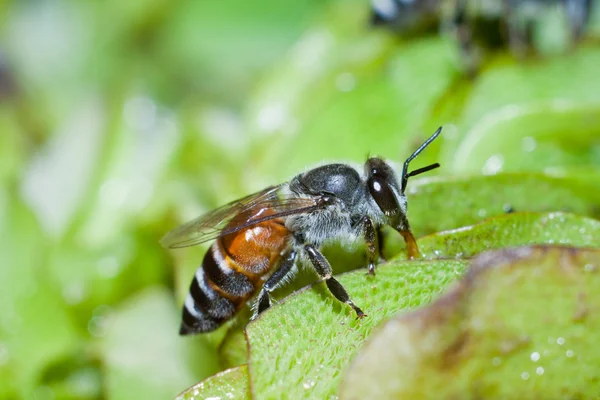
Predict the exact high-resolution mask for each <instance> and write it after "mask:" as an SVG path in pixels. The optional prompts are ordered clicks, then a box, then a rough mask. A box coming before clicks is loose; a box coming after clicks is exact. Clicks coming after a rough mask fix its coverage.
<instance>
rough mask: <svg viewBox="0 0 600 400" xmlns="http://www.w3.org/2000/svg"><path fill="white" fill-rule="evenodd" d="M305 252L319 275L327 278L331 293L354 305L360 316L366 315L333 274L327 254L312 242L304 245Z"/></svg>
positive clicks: (326, 282)
mask: <svg viewBox="0 0 600 400" xmlns="http://www.w3.org/2000/svg"><path fill="white" fill-rule="evenodd" d="M304 252H305V253H306V255H307V256H308V259H309V260H310V262H311V263H312V265H313V267H314V269H315V271H316V272H317V274H318V275H319V277H321V278H322V279H323V280H325V284H326V285H327V288H328V289H329V291H330V292H331V294H332V295H334V296H335V298H336V299H338V300H339V301H341V302H342V303H346V304H348V305H349V306H350V307H352V309H353V310H354V311H355V312H356V316H357V317H358V318H362V317H364V316H365V313H363V312H362V310H361V309H360V308H358V307H357V306H356V304H354V302H353V301H352V300H351V299H350V296H349V295H348V292H346V289H344V287H343V286H342V284H341V283H339V282H338V281H337V280H336V279H335V278H334V277H333V276H332V274H333V270H332V269H331V265H330V264H329V261H327V259H326V258H325V256H323V254H321V252H319V250H317V249H316V248H315V246H313V245H311V244H306V245H304Z"/></svg>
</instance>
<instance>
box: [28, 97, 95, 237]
mask: <svg viewBox="0 0 600 400" xmlns="http://www.w3.org/2000/svg"><path fill="white" fill-rule="evenodd" d="M104 118H105V112H104V110H103V108H102V106H101V104H99V103H98V102H97V101H95V100H93V99H90V100H88V101H85V102H83V103H82V104H80V105H79V107H78V108H77V110H74V111H73V113H72V115H71V117H70V120H69V121H67V122H66V123H65V124H64V126H63V127H62V128H61V129H60V131H59V133H58V134H57V136H56V137H55V138H53V139H52V140H51V141H50V142H49V143H48V144H47V145H46V146H45V148H44V149H43V150H42V151H41V152H40V153H39V154H38V155H36V157H34V158H33V159H32V160H31V163H30V165H29V167H28V168H27V171H26V172H25V177H24V179H23V181H22V186H21V191H22V193H23V197H24V198H25V200H26V202H27V203H28V204H29V205H30V207H31V208H32V210H33V211H35V213H36V215H37V217H38V219H39V220H40V222H41V223H42V225H43V227H44V229H45V230H46V231H47V232H48V233H50V234H51V235H52V236H55V237H61V236H62V235H63V234H64V233H65V232H66V230H67V229H68V228H69V226H70V224H71V223H72V222H73V218H74V216H75V215H76V213H77V211H79V210H80V209H81V207H82V205H83V201H84V199H85V197H86V194H87V191H88V190H89V189H90V186H91V185H90V183H91V182H92V178H93V176H94V174H95V173H96V172H97V168H98V166H99V163H100V157H101V151H102V148H103V145H104V138H103V135H102V134H103V129H104V122H105V121H104ZM74 165H76V166H77V168H74V167H73V166H74Z"/></svg>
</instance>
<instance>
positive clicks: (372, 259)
mask: <svg viewBox="0 0 600 400" xmlns="http://www.w3.org/2000/svg"><path fill="white" fill-rule="evenodd" d="M362 223H363V230H364V235H365V243H366V244H367V263H368V266H369V267H368V268H369V275H375V264H376V263H377V262H378V261H379V257H380V256H381V246H380V243H379V235H380V231H379V230H376V229H375V225H374V224H373V221H372V220H371V218H369V217H367V216H364V217H363V220H362Z"/></svg>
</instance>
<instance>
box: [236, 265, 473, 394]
mask: <svg viewBox="0 0 600 400" xmlns="http://www.w3.org/2000/svg"><path fill="white" fill-rule="evenodd" d="M466 265H467V263H466V262H465V261H460V260H440V261H429V262H422V261H417V262H399V263H396V264H393V265H381V266H380V267H379V268H378V269H377V275H376V276H374V277H370V276H367V275H366V274H365V271H364V270H360V271H356V272H353V273H348V274H344V275H341V276H340V277H339V281H340V282H341V283H342V284H343V285H344V287H346V289H347V290H348V292H349V293H350V295H351V296H352V298H353V299H354V301H355V302H356V303H357V305H358V306H360V307H361V308H362V309H363V310H364V311H365V313H366V314H368V316H367V317H365V318H363V319H360V320H357V319H356V316H355V315H354V313H353V311H352V310H351V309H350V308H349V307H348V306H346V305H344V304H341V303H340V302H339V301H337V300H335V299H334V298H333V297H332V296H331V294H330V293H329V292H328V291H327V289H326V288H325V286H324V285H323V284H318V285H315V286H313V287H311V288H308V289H305V290H302V291H301V292H298V293H297V294H296V295H292V296H290V297H288V298H286V299H285V300H284V301H283V302H282V303H281V304H279V305H277V306H275V307H273V308H272V309H270V310H268V311H267V312H265V313H263V314H261V317H260V318H258V319H257V320H256V321H254V322H252V323H250V324H249V325H248V327H247V328H246V334H247V338H248V343H249V349H250V353H249V354H250V357H249V368H250V376H251V380H252V390H253V395H254V397H255V398H259V399H276V398H280V397H281V395H282V393H285V394H286V396H287V397H288V398H292V399H300V398H316V399H326V398H328V397H329V396H331V395H334V394H335V393H336V391H337V386H338V384H339V381H340V378H341V375H340V372H341V371H342V370H343V369H344V367H345V365H347V363H348V362H349V361H350V360H351V358H352V356H353V354H354V353H355V352H356V350H357V349H358V348H359V347H360V345H361V344H362V342H363V341H364V340H365V339H366V338H367V336H368V335H369V334H370V333H371V331H372V330H373V328H374V327H375V326H376V325H377V324H379V323H380V322H381V321H383V320H385V318H387V317H389V316H391V315H393V314H395V313H397V312H398V311H400V310H402V309H405V308H412V307H416V306H419V305H421V304H426V303H428V302H429V301H431V299H432V297H433V296H435V295H436V294H437V293H439V291H440V290H441V289H442V288H444V287H445V286H446V285H448V283H449V282H451V281H453V280H455V279H456V278H457V277H458V276H460V274H461V273H462V272H463V271H464V269H465V267H466Z"/></svg>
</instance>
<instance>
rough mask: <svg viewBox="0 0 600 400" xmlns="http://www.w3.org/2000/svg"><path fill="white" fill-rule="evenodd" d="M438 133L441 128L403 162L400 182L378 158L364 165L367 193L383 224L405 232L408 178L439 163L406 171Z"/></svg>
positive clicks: (392, 171)
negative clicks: (405, 192)
mask: <svg viewBox="0 0 600 400" xmlns="http://www.w3.org/2000/svg"><path fill="white" fill-rule="evenodd" d="M441 131H442V128H441V127H440V128H439V129H438V130H437V131H435V133H434V134H433V135H432V136H431V137H430V138H429V139H427V140H426V141H425V142H424V143H423V144H422V145H421V146H419V148H418V149H417V150H415V152H414V153H413V154H411V156H410V157H408V158H407V159H406V161H405V162H404V167H403V169H402V176H401V177H400V181H398V179H397V177H396V173H395V172H394V169H393V168H392V167H391V166H390V165H389V164H388V163H386V162H385V161H384V160H382V159H381V158H377V157H372V158H369V159H368V160H367V162H366V163H365V172H366V175H367V188H368V189H369V194H370V195H371V197H372V198H373V200H375V203H377V206H378V207H379V209H380V210H381V211H382V212H383V215H384V216H385V219H386V223H387V224H388V225H390V226H391V227H392V228H394V229H396V230H397V231H405V230H407V229H408V221H407V219H406V195H405V194H404V191H405V190H406V184H407V183H408V178H410V177H411V176H415V175H419V174H422V173H424V172H427V171H430V170H432V169H434V168H438V167H439V166H440V164H438V163H435V164H431V165H428V166H426V167H423V168H419V169H416V170H414V171H411V172H408V166H409V164H410V162H411V161H412V160H413V159H414V158H415V157H417V156H418V155H419V154H420V153H421V151H423V150H424V149H425V148H426V147H427V146H428V145H429V144H430V143H431V142H432V141H433V140H435V138H437V137H438V135H439V134H440V132H441Z"/></svg>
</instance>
